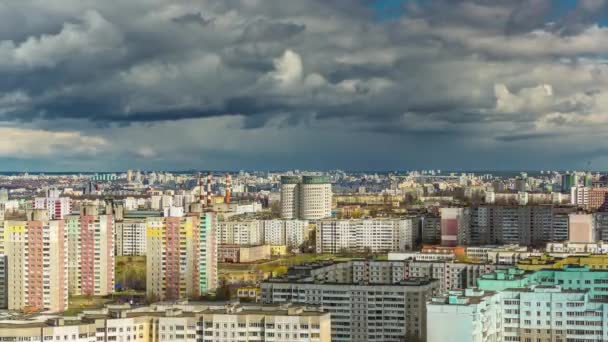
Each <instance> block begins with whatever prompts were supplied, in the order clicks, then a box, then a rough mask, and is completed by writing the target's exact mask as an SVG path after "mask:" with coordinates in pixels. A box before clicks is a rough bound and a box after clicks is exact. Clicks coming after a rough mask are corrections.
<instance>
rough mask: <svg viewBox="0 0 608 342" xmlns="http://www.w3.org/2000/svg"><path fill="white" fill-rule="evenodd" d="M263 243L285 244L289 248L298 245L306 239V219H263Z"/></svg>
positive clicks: (307, 224) (307, 226)
mask: <svg viewBox="0 0 608 342" xmlns="http://www.w3.org/2000/svg"><path fill="white" fill-rule="evenodd" d="M262 224H263V225H264V243H265V244H268V245H285V246H287V247H288V248H289V249H294V248H298V247H300V246H301V245H302V244H303V243H304V242H305V241H308V229H309V222H308V221H307V220H264V221H262Z"/></svg>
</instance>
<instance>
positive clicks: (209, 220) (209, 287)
mask: <svg viewBox="0 0 608 342" xmlns="http://www.w3.org/2000/svg"><path fill="white" fill-rule="evenodd" d="M199 222H200V228H199V234H200V235H199V236H200V237H199V244H200V246H199V268H198V270H199V272H200V273H199V293H200V294H205V293H209V292H214V291H215V290H216V289H217V287H218V271H217V261H218V250H217V249H218V243H217V236H216V234H217V215H216V213H214V212H204V213H201V214H200V218H199Z"/></svg>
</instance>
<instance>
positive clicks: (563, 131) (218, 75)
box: [0, 0, 608, 171]
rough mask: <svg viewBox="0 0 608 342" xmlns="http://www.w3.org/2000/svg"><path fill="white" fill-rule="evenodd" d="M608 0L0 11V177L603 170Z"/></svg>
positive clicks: (104, 5)
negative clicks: (104, 172)
mask: <svg viewBox="0 0 608 342" xmlns="http://www.w3.org/2000/svg"><path fill="white" fill-rule="evenodd" d="M607 11H608V2H606V1H604V0H567V1H566V0H565V1H549V0H538V1H526V0H515V1H502V0H499V1H477V0H463V1H448V0H429V1H419V0H376V1H363V0H356V1H340V0H337V1H321V0H313V1H306V2H302V1H263V2H261V1H253V0H242V1H237V0H234V1H224V0H222V1H219V0H209V1H204V2H199V1H182V2H180V3H179V4H173V3H167V2H164V1H141V0H138V1H130V2H129V3H128V4H122V3H121V4H114V3H108V2H106V1H96V0H90V1H85V2H83V1H75V0H64V1H50V2H44V3H37V2H33V1H19V2H7V3H6V4H3V6H2V7H0V28H1V30H0V31H1V32H2V36H1V37H0V57H2V58H1V61H0V74H1V75H2V76H3V77H2V80H1V81H0V146H2V148H0V165H2V168H3V169H11V170H16V171H22V170H23V171H26V170H41V171H67V170H81V171H95V170H99V169H102V168H104V169H110V170H124V169H128V168H132V169H135V168H141V169H162V170H169V169H173V170H175V169H178V170H187V169H201V168H202V169H232V170H239V169H265V170H280V169H296V168H299V169H322V170H328V169H337V168H339V169H352V170H378V169H389V170H391V169H397V170H408V169H442V170H443V169H460V170H471V169H493V170H513V169H518V168H531V169H537V170H542V169H544V170H547V169H562V170H564V169H585V168H586V166H587V165H588V163H589V162H591V164H592V167H593V168H597V169H606V168H608V159H607V158H606V157H605V148H603V147H602V146H601V144H599V142H601V141H602V139H604V138H605V137H606V133H605V132H603V130H602V126H603V124H605V123H606V122H607V121H608V115H607V114H606V112H605V109H603V108H604V107H605V103H606V101H607V100H606V99H607V98H608V93H607V92H606V91H605V89H606V85H607V84H608V76H607V75H608V69H607V68H608V67H607V65H606V63H605V56H606V53H607V52H608V48H607V47H606V46H608V44H605V43H606V42H607V41H608V28H607V27H606V24H607V23H608V20H607V18H608V16H607V15H606V13H607Z"/></svg>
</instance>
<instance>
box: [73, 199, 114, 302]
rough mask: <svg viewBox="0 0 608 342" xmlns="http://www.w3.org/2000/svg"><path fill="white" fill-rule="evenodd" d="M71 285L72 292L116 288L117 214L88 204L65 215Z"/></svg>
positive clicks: (98, 293)
mask: <svg viewBox="0 0 608 342" xmlns="http://www.w3.org/2000/svg"><path fill="white" fill-rule="evenodd" d="M66 225H67V230H68V244H69V285H70V286H69V287H70V294H72V295H86V296H89V295H90V296H93V295H95V296H105V295H108V294H110V293H112V292H113V291H114V248H115V247H114V229H115V223H114V217H113V215H112V214H100V213H99V208H98V207H97V206H96V205H93V204H85V205H83V207H82V208H81V211H80V214H79V215H70V216H67V217H66Z"/></svg>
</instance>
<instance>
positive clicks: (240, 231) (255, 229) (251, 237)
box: [217, 220, 264, 245]
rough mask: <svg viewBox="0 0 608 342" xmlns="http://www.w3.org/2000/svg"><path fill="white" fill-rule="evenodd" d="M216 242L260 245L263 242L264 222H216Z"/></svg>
mask: <svg viewBox="0 0 608 342" xmlns="http://www.w3.org/2000/svg"><path fill="white" fill-rule="evenodd" d="M217 238H218V243H219V244H236V245H261V244H263V243H264V224H263V222H262V221H260V220H242V221H220V222H218V234H217Z"/></svg>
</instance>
